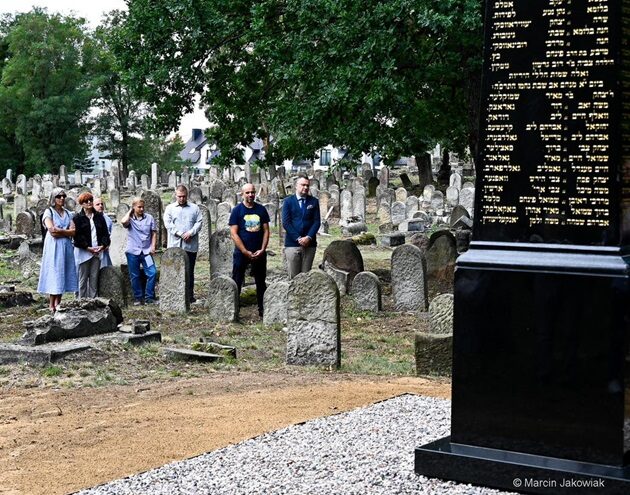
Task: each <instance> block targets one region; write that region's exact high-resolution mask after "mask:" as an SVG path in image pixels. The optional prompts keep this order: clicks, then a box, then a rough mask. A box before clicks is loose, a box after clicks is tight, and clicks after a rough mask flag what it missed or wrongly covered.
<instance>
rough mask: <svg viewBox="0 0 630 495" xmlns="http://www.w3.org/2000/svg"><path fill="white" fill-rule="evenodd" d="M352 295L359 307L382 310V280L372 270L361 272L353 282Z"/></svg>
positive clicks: (374, 310)
mask: <svg viewBox="0 0 630 495" xmlns="http://www.w3.org/2000/svg"><path fill="white" fill-rule="evenodd" d="M352 297H353V298H354V304H355V305H356V307H357V309H360V310H362V311H372V312H374V313H377V312H378V311H380V310H381V307H382V303H381V282H380V280H379V279H378V277H377V276H376V275H375V274H374V273H372V272H361V273H358V274H357V276H356V277H354V281H353V282H352Z"/></svg>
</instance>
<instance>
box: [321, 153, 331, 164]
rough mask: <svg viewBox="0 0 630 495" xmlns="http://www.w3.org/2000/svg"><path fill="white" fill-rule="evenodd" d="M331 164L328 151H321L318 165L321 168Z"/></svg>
mask: <svg viewBox="0 0 630 495" xmlns="http://www.w3.org/2000/svg"><path fill="white" fill-rule="evenodd" d="M330 162H331V156H330V150H321V151H320V152H319V164H320V165H322V166H328V165H330Z"/></svg>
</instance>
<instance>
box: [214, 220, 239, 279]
mask: <svg viewBox="0 0 630 495" xmlns="http://www.w3.org/2000/svg"><path fill="white" fill-rule="evenodd" d="M233 253H234V242H232V237H231V236H230V229H221V230H217V231H215V232H213V233H212V235H211V236H210V277H211V278H214V277H218V276H220V275H226V276H229V275H230V274H231V273H232V254H233Z"/></svg>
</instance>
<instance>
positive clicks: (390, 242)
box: [380, 233, 405, 247]
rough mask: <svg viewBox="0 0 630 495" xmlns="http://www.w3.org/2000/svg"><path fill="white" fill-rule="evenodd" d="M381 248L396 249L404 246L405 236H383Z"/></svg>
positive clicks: (397, 234) (400, 234) (398, 234)
mask: <svg viewBox="0 0 630 495" xmlns="http://www.w3.org/2000/svg"><path fill="white" fill-rule="evenodd" d="M380 240H381V246H383V247H396V246H402V245H403V244H404V243H405V234H402V233H396V234H386V235H383V236H381V239H380Z"/></svg>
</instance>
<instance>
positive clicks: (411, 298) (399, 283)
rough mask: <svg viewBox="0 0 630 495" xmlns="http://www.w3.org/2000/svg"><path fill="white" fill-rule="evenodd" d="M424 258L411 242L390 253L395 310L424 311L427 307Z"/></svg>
mask: <svg viewBox="0 0 630 495" xmlns="http://www.w3.org/2000/svg"><path fill="white" fill-rule="evenodd" d="M426 272H427V268H426V260H425V258H424V256H423V255H422V252H421V251H420V249H418V248H417V247H416V246H414V245H412V244H405V245H403V246H399V247H397V248H396V249H395V250H394V252H393V253H392V298H393V300H394V307H395V308H396V310H397V311H426V310H427V307H428V301H427V298H428V290H427V274H426Z"/></svg>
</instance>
